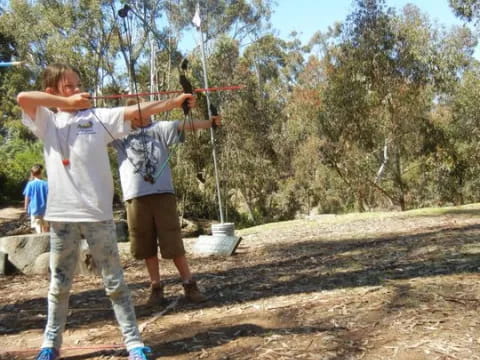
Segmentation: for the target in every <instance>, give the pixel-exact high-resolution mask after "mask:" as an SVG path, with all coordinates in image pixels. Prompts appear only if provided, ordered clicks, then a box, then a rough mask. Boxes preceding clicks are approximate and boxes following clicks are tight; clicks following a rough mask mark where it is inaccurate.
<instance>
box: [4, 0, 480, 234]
mask: <svg viewBox="0 0 480 360" xmlns="http://www.w3.org/2000/svg"><path fill="white" fill-rule="evenodd" d="M123 4H124V1H119V0H93V1H92V0H80V1H76V2H75V1H51V0H48V1H47V0H37V1H25V0H13V1H11V2H10V6H9V10H8V11H5V12H2V13H1V14H0V43H1V44H2V45H6V46H2V47H1V48H0V59H2V60H12V59H25V60H27V61H28V66H27V67H18V68H7V69H0V93H1V96H0V151H1V154H0V157H1V159H0V160H1V161H2V164H5V165H4V166H2V169H0V181H1V184H2V186H1V191H0V200H1V201H8V200H18V199H20V198H21V191H22V187H23V185H24V183H25V181H26V180H27V176H28V169H29V168H30V166H31V164H32V163H33V162H41V156H42V154H41V145H40V143H39V142H38V141H37V140H36V139H35V137H34V136H33V135H32V134H31V133H30V132H29V131H28V130H26V128H25V127H24V126H23V125H22V124H21V123H20V121H19V119H20V112H19V108H18V106H17V105H16V101H15V97H16V94H18V92H20V91H22V90H30V89H38V82H37V78H38V75H39V73H40V70H41V69H42V68H43V67H44V66H45V64H47V63H50V62H53V61H61V62H68V63H70V64H72V65H74V66H76V67H77V68H79V69H80V71H81V73H82V77H83V78H84V79H83V81H84V84H85V88H86V90H88V91H90V92H92V93H93V92H98V93H103V94H111V93H126V92H128V91H132V90H133V89H134V88H135V84H134V80H136V82H137V84H136V85H138V90H139V91H148V90H149V89H150V86H151V85H152V84H150V81H151V78H150V75H151V74H152V73H153V75H154V76H155V78H156V81H157V84H158V87H159V90H172V89H178V88H179V84H178V70H177V68H178V66H179V64H180V61H181V60H182V58H184V56H185V55H184V54H182V53H181V51H180V50H179V48H178V44H179V42H180V40H181V37H182V36H185V34H187V32H188V31H192V28H191V18H192V15H193V13H194V7H195V4H196V1H193V0H182V1H180V0H179V1H169V2H158V1H143V2H133V3H131V6H133V7H134V11H135V12H136V14H138V15H139V16H131V17H129V19H128V22H129V25H130V32H129V33H127V32H126V31H125V27H124V25H125V24H124V23H123V21H120V20H119V18H118V16H117V13H116V11H117V10H118V9H119V8H120V7H121V6H123ZM272 4H273V2H272V1H270V0H259V1H257V0H255V1H246V0H245V1H236V0H235V1H233V0H208V1H206V0H205V1H200V6H201V9H202V16H203V17H202V30H203V31H204V35H205V38H206V39H207V42H206V44H205V49H206V56H207V70H208V81H209V85H210V86H226V85H239V84H242V85H244V86H245V88H244V89H243V90H241V91H235V92H233V91H232V92H215V93H211V94H210V96H211V100H212V102H213V103H215V104H216V105H217V107H218V108H219V110H220V112H221V114H222V115H223V124H224V125H223V127H222V128H220V129H217V130H216V131H215V147H216V155H217V159H218V165H219V169H220V178H219V182H220V185H221V198H222V208H223V210H224V214H225V216H226V218H227V220H228V221H234V222H236V223H237V227H242V226H248V225H254V224H260V223H264V222H268V221H274V220H285V219H291V218H294V217H296V216H302V215H305V214H309V213H311V212H312V211H317V212H320V213H339V212H346V211H352V210H360V211H365V210H371V209H377V208H387V209H392V208H395V209H397V208H399V209H408V208H413V207H422V206H433V205H439V204H461V203H465V202H473V201H479V200H480V190H479V189H480V186H479V185H480V184H478V182H479V180H478V173H479V172H480V166H479V165H478V164H480V161H479V160H480V158H479V155H478V154H480V152H479V150H480V149H478V146H479V145H478V144H479V143H480V141H479V140H480V135H479V133H478V129H479V126H480V118H479V115H478V113H479V112H478V109H477V108H478V105H477V104H478V99H477V97H478V96H476V95H477V94H478V93H479V92H480V83H479V80H478V79H480V73H479V69H478V64H477V62H476V61H475V60H474V59H473V58H472V55H473V49H474V47H475V46H476V42H477V39H476V37H475V36H474V34H472V32H471V31H470V30H469V29H468V28H464V27H460V28H455V29H452V30H450V31H446V30H445V29H444V28H442V27H437V26H436V25H435V24H432V22H431V21H430V20H429V19H428V17H427V16H426V15H424V14H422V13H421V12H420V10H419V9H418V8H417V7H415V6H413V5H407V6H405V7H404V8H403V9H402V10H401V11H399V12H397V11H395V10H394V9H392V8H389V7H387V6H386V2H385V1H383V0H356V1H355V2H354V4H355V7H354V9H353V12H352V13H351V14H350V15H349V16H348V17H347V18H346V19H345V22H344V23H343V24H338V25H336V26H335V27H333V28H332V29H330V30H329V32H328V33H326V34H322V33H317V34H315V36H313V37H312V40H311V41H310V42H309V44H308V46H305V45H303V44H302V43H301V42H300V41H299V40H298V39H297V38H296V34H292V35H291V37H290V38H289V39H288V40H285V39H279V38H278V37H276V36H275V35H274V34H273V33H272V31H270V30H271V29H270V24H269V18H270V14H271V11H272V6H273V5H272ZM280 6H281V5H280ZM450 6H451V7H452V9H454V10H455V11H456V14H457V15H458V16H461V17H463V18H464V19H466V20H472V21H473V20H475V21H477V20H478V18H479V16H478V6H479V5H478V1H471V0H469V1H467V0H465V1H462V0H451V1H450ZM186 36H191V34H187V35H186ZM152 46H153V48H154V51H155V62H156V68H155V69H154V70H152V69H150V60H151V59H150V51H151V50H152ZM187 58H188V59H189V63H190V66H189V70H188V72H187V75H188V77H189V78H190V79H191V80H192V83H193V85H194V87H203V85H204V84H203V68H202V62H201V58H200V53H199V52H198V51H197V49H196V50H195V51H193V52H191V53H189V54H188V55H187ZM132 64H133V66H132ZM132 68H133V70H134V71H135V75H136V76H135V77H134V76H133V74H132ZM203 102H204V99H202V98H201V97H200V96H199V99H198V103H199V106H198V108H199V109H197V110H195V111H194V112H193V116H194V117H198V118H200V117H201V118H203V117H204V114H203V113H204V112H205V109H206V105H204V104H203ZM123 103H124V101H123V100H108V101H101V102H98V103H97V105H98V106H109V107H110V106H122V105H123ZM159 119H161V120H165V119H180V120H182V119H183V114H182V112H181V111H179V110H176V111H173V112H171V113H170V114H162V115H161V116H159ZM173 152H174V154H173V156H172V158H171V166H172V169H173V177H174V184H175V187H176V191H177V195H178V198H179V209H180V210H181V211H180V212H181V213H182V214H183V215H184V216H187V217H198V218H211V219H217V220H218V219H219V209H218V204H217V193H216V186H215V177H214V169H213V163H212V144H211V137H210V132H209V131H198V132H195V133H192V134H188V135H187V140H186V142H185V144H182V145H179V146H178V147H177V148H176V149H174V150H173ZM110 158H111V162H112V167H113V168H114V169H115V167H116V160H115V154H114V152H112V153H110ZM113 173H114V180H115V201H120V199H121V191H120V186H119V180H118V172H117V171H115V170H114V171H113Z"/></svg>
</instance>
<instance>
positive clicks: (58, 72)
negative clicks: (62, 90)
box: [42, 63, 80, 90]
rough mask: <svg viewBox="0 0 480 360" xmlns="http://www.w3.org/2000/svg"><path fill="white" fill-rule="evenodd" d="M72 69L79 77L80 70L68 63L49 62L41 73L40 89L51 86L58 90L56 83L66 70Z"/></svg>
mask: <svg viewBox="0 0 480 360" xmlns="http://www.w3.org/2000/svg"><path fill="white" fill-rule="evenodd" d="M69 71H73V72H74V73H76V74H77V75H78V76H79V77H80V72H79V71H78V70H77V69H75V68H74V67H72V66H70V65H65V64H60V63H56V64H51V65H48V66H47V67H46V68H45V70H44V71H43V73H42V89H44V90H45V89H46V88H52V89H55V90H58V83H59V82H60V80H61V79H62V77H63V76H64V75H65V73H66V72H69Z"/></svg>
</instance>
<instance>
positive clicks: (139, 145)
mask: <svg viewBox="0 0 480 360" xmlns="http://www.w3.org/2000/svg"><path fill="white" fill-rule="evenodd" d="M178 123H179V122H178V121H158V122H154V123H152V124H151V125H149V126H147V127H145V128H143V129H136V130H134V131H132V132H131V133H130V134H129V135H128V136H127V137H125V138H123V139H121V140H115V141H114V142H112V145H113V146H114V147H115V148H116V149H117V153H118V165H119V171H120V182H121V184H122V192H123V199H124V200H125V201H126V200H130V199H133V198H136V197H140V196H145V195H150V194H161V193H172V194H173V193H174V188H173V183H172V173H171V170H170V166H169V164H168V157H169V150H168V148H169V146H171V145H173V144H176V143H179V142H182V141H183V140H184V138H183V136H182V133H181V132H180V131H178ZM147 174H149V175H151V176H152V178H153V179H154V183H153V184H152V183H150V182H148V181H145V179H144V176H145V175H147Z"/></svg>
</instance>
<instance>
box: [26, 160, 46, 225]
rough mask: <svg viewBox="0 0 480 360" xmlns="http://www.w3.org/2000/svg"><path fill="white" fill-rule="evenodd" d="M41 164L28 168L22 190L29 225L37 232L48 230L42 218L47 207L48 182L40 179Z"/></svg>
mask: <svg viewBox="0 0 480 360" xmlns="http://www.w3.org/2000/svg"><path fill="white" fill-rule="evenodd" d="M42 170H43V166H42V165H40V164H36V165H33V166H32V169H31V170H30V176H31V177H30V181H29V182H28V183H27V185H26V186H25V189H24V190H23V195H24V196H25V211H26V212H27V214H29V215H30V219H31V227H32V229H35V231H36V232H37V233H43V232H48V231H49V229H48V222H47V221H45V219H44V218H43V217H44V216H45V211H46V209H47V195H48V183H47V182H46V181H45V180H43V179H42Z"/></svg>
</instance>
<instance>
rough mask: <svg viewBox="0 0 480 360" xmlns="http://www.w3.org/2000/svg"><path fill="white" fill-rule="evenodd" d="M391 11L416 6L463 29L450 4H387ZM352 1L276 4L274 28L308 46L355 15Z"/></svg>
mask: <svg viewBox="0 0 480 360" xmlns="http://www.w3.org/2000/svg"><path fill="white" fill-rule="evenodd" d="M385 3H386V4H387V6H389V7H393V8H395V9H397V12H399V11H400V10H401V9H402V8H403V7H404V6H405V5H406V4H408V3H410V4H414V5H416V6H417V7H418V8H420V10H421V11H422V12H423V13H425V14H427V15H428V17H429V18H430V19H431V20H432V21H435V22H438V23H439V24H442V25H445V26H447V27H450V26H452V25H461V24H462V21H461V20H460V19H458V18H456V17H455V16H454V14H453V11H452V10H451V9H450V7H449V6H448V0H410V1H408V0H386V1H385ZM353 4H354V2H353V1H352V0H277V6H275V7H274V14H273V15H272V19H271V22H272V26H273V28H274V29H275V30H277V31H278V35H279V36H280V37H281V38H285V39H286V38H287V37H288V34H289V33H290V32H292V31H297V32H298V33H302V34H301V35H300V36H299V38H300V40H302V42H304V43H305V42H307V41H308V40H309V39H310V37H311V36H312V35H313V34H314V33H315V32H316V31H319V30H320V31H326V30H327V29H328V27H329V26H330V25H332V24H334V23H335V22H337V21H344V20H345V19H346V17H347V16H348V15H349V14H350V13H351V12H352V10H353Z"/></svg>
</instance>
